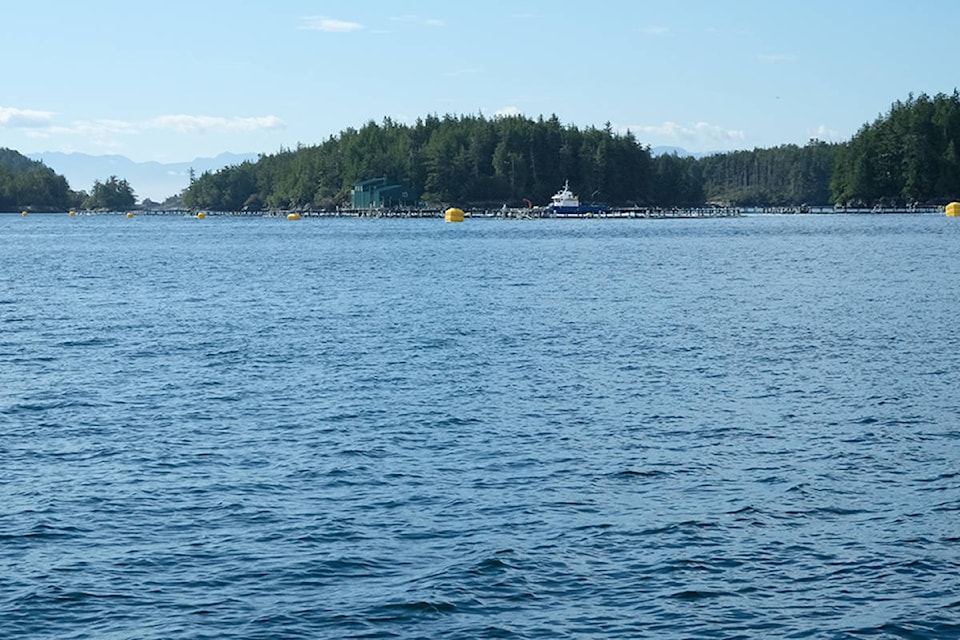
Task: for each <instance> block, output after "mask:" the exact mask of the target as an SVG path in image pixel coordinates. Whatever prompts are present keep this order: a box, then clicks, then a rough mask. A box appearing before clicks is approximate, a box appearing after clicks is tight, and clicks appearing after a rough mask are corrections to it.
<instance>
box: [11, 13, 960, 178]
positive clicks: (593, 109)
mask: <svg viewBox="0 0 960 640" xmlns="http://www.w3.org/2000/svg"><path fill="white" fill-rule="evenodd" d="M0 23H2V24H3V27H4V28H3V32H4V33H3V51H4V55H3V57H2V59H0V86H2V91H0V147H9V148H13V149H16V150H18V151H21V152H23V153H35V152H42V151H68V152H69V151H80V152H85V153H92V154H107V153H119V154H123V155H126V156H128V157H130V158H132V159H134V160H137V161H146V160H158V161H163V162H173V161H188V160H192V159H193V158H194V157H198V156H214V155H216V154H218V153H220V152H223V151H232V152H262V153H272V152H275V151H277V150H278V149H279V148H281V147H295V146H296V145H297V144H298V143H302V144H304V145H310V144H316V143H319V142H321V141H323V140H325V139H326V138H327V137H329V136H331V135H336V134H337V133H339V132H340V131H341V130H343V129H344V128H346V127H360V126H362V125H363V124H364V123H365V122H367V121H368V120H371V119H373V120H375V121H378V122H379V121H380V120H382V119H383V118H384V117H385V116H389V117H391V118H393V119H394V120H398V121H402V122H408V123H412V122H414V121H415V120H416V118H417V117H422V116H425V115H427V114H431V113H436V114H439V115H443V114H446V113H452V114H476V113H482V114H484V115H486V116H494V115H497V114H502V113H522V114H524V115H527V116H531V117H537V116H539V115H541V114H543V115H544V116H550V115H551V114H556V115H557V116H558V117H559V118H560V120H561V121H562V122H564V123H565V124H570V125H576V126H578V127H581V128H583V127H587V126H591V125H592V126H597V127H602V126H603V125H604V124H605V123H606V122H610V123H611V124H612V125H613V127H614V128H615V129H618V130H624V129H626V128H630V129H631V130H632V131H633V132H634V133H635V134H636V136H637V138H638V139H639V140H640V141H641V142H643V143H644V144H649V145H651V146H659V145H675V146H680V147H684V148H686V149H688V150H690V151H713V150H727V149H737V148H753V147H757V146H759V147H769V146H775V145H778V144H783V143H803V142H805V141H806V140H808V139H809V138H811V137H819V138H821V139H824V140H830V141H839V140H846V139H849V138H850V136H852V135H853V134H854V133H856V131H857V129H858V128H859V127H860V126H861V125H863V124H864V123H865V122H869V121H872V120H873V119H874V118H876V117H877V116H878V115H879V114H880V113H882V112H885V111H886V110H887V109H888V108H889V106H890V104H891V103H892V102H893V101H895V100H900V99H906V97H907V95H908V93H910V92H914V93H920V92H926V93H929V94H935V93H938V92H945V93H950V92H952V91H953V90H954V88H955V87H957V86H960V64H958V61H960V37H958V36H957V35H956V34H957V33H958V31H960V2H956V1H955V0H915V1H914V2H905V1H900V0H897V1H894V0H832V1H824V0H804V1H802V2H801V1H777V0H762V1H761V0H742V1H737V0H730V1H726V2H723V1H720V0H716V1H708V0H661V1H658V2H651V1H645V0H595V1H594V2H589V3H587V2H574V1H570V2H547V1H544V0H514V1H502V2H500V1H489V2H486V3H482V4H481V3H475V2H452V1H450V0H445V1H444V2H439V1H416V0H411V1H407V2H399V1H390V2H388V1H386V0H351V1H349V2H347V1H341V0H327V1H322V0H313V1H309V0H272V1H270V2H255V1H253V0H228V1H224V0H192V1H190V2H186V1H184V0H167V1H165V2H131V1H130V0H123V1H105V0H99V1H98V0H88V1H86V2H74V1H73V0H62V1H60V2H56V1H54V2H40V1H29V2H28V1H16V0H11V1H10V2H5V3H3V6H2V8H0Z"/></svg>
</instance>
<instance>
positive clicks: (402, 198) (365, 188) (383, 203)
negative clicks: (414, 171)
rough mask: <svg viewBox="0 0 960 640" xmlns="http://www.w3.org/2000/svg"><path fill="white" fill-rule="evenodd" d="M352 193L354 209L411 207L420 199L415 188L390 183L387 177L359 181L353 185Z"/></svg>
mask: <svg viewBox="0 0 960 640" xmlns="http://www.w3.org/2000/svg"><path fill="white" fill-rule="evenodd" d="M350 194H351V205H352V208H354V209H385V208H390V207H411V206H415V205H416V204H417V203H418V202H419V201H420V198H418V197H417V194H415V193H414V191H413V189H411V188H409V187H406V186H404V185H401V184H390V183H389V182H388V181H387V179H386V177H383V178H372V179H370V180H364V181H363V182H358V183H356V184H355V185H353V190H352V191H351V192H350Z"/></svg>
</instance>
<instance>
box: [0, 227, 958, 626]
mask: <svg viewBox="0 0 960 640" xmlns="http://www.w3.org/2000/svg"><path fill="white" fill-rule="evenodd" d="M958 315H960V224H958V223H957V221H955V220H952V219H948V218H946V217H942V216H934V215H910V216H882V215H881V216H853V215H822V216H816V215H813V216H810V215H806V216H748V217H743V218H738V219H720V220H657V221H653V220H542V221H493V220H468V221H467V222H465V223H463V224H453V225H449V224H444V223H442V222H439V221H436V220H354V219H304V220H301V221H299V222H289V221H286V220H279V219H239V218H233V217H208V218H207V219H206V220H202V221H201V220H195V219H190V218H173V217H136V218H133V219H126V218H124V217H122V216H89V217H85V216H80V217H77V218H68V217H66V215H31V216H29V217H26V218H23V217H21V216H0V637H2V638H18V639H19V638H30V639H33V638H51V639H53V638H56V639H58V640H60V639H63V640H67V639H77V640H78V639H82V638H89V639H97V640H100V639H104V640H114V639H128V638H129V639H150V640H154V639H167V638H196V639H202V638H209V639H214V638H216V639H233V638H236V639H241V638H242V639H248V638H264V639H266V638H270V639H273V638H464V639H468V638H469V639H472V638H655V639H674V638H676V639H680V638H844V639H856V638H871V639H873V638H884V639H885V638H957V637H960V367H958V364H960V323H958Z"/></svg>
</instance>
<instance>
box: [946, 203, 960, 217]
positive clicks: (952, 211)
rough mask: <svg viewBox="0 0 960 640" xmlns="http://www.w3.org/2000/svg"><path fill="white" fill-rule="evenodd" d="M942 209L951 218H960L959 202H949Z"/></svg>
mask: <svg viewBox="0 0 960 640" xmlns="http://www.w3.org/2000/svg"><path fill="white" fill-rule="evenodd" d="M944 209H945V210H946V212H947V215H948V216H950V217H951V218H960V202H951V203H950V204H948V205H947V206H946V207H944Z"/></svg>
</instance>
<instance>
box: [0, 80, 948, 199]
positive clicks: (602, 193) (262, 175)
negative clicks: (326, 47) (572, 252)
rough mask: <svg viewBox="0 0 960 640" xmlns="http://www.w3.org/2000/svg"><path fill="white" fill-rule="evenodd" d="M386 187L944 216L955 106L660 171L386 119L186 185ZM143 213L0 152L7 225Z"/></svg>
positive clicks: (301, 192) (262, 190) (657, 161)
mask: <svg viewBox="0 0 960 640" xmlns="http://www.w3.org/2000/svg"><path fill="white" fill-rule="evenodd" d="M379 177H387V178H388V179H389V180H390V182H393V183H398V184H402V185H404V186H406V187H409V188H410V190H411V191H413V192H414V193H416V194H419V195H421V197H422V199H423V200H424V201H425V202H427V203H428V204H438V205H444V204H448V203H456V204H460V205H469V206H492V207H499V206H500V205H502V204H509V205H511V206H523V205H524V204H525V203H526V204H537V205H540V204H546V203H547V202H548V201H549V198H550V196H551V195H552V194H553V193H554V192H555V191H556V190H557V189H558V188H559V187H560V186H561V185H562V184H563V183H564V181H567V180H569V182H570V184H571V186H572V187H574V188H575V190H576V191H577V192H578V193H579V194H580V196H581V200H583V201H597V202H604V203H607V204H610V205H614V206H624V205H626V206H631V205H636V206H661V207H672V206H688V205H701V204H704V203H707V202H713V203H722V204H732V205H739V206H796V205H801V204H810V205H825V204H831V203H837V204H843V205H853V206H873V205H875V204H885V205H887V204H889V205H909V204H915V203H920V204H942V203H945V202H948V201H950V200H958V199H960V94H958V92H957V90H954V92H953V94H952V95H945V94H937V95H936V96H934V97H932V98H931V97H930V96H927V95H926V94H920V95H919V96H917V97H914V96H913V95H912V94H911V95H910V96H909V98H908V99H907V100H906V101H905V102H902V101H898V102H895V103H894V104H893V105H892V106H891V107H890V110H889V111H888V112H887V113H886V114H884V115H880V116H878V117H877V119H876V120H875V121H874V122H872V123H869V124H865V125H864V126H863V127H862V128H861V129H860V130H859V131H858V132H857V134H856V135H855V136H854V137H853V138H852V139H851V140H850V141H849V142H846V143H840V144H828V143H825V142H821V141H819V140H811V141H809V142H808V143H807V144H806V145H803V146H798V145H792V144H791V145H782V146H779V147H774V148H770V149H754V150H752V151H734V152H730V153H721V154H716V155H711V156H707V157H704V158H700V159H695V158H692V157H679V156H676V155H661V156H657V157H653V156H652V155H651V153H650V148H649V147H648V146H645V145H643V144H641V142H639V141H638V140H637V139H636V138H635V137H634V136H633V134H631V133H629V132H627V133H619V132H615V131H614V130H613V129H612V128H611V126H610V125H609V124H607V125H606V126H604V127H603V128H602V129H597V128H594V127H588V128H586V129H579V128H577V127H575V126H565V125H563V124H561V123H560V121H559V119H558V118H557V116H555V115H554V116H551V117H550V118H548V119H545V118H543V117H540V118H538V119H531V118H527V117H524V116H507V117H495V118H486V117H484V116H482V115H476V116H473V115H471V116H459V117H456V116H451V115H446V116H443V117H438V116H436V115H431V116H427V117H426V118H422V119H418V120H417V121H416V123H415V124H413V125H406V124H401V123H397V122H394V121H393V120H391V119H389V118H387V119H384V120H383V122H381V123H376V122H372V121H371V122H368V123H367V124H366V125H364V126H363V127H361V128H360V129H353V128H349V129H346V130H345V131H343V132H341V133H340V134H339V135H337V136H331V137H330V138H329V139H328V140H326V141H324V142H322V143H321V144H318V145H315V146H300V147H298V148H297V149H283V150H281V151H280V152H278V153H275V154H269V155H261V156H260V157H259V159H258V160H257V161H256V162H244V163H242V164H240V165H236V166H232V167H227V168H226V169H222V170H220V171H217V172H206V173H204V174H203V175H201V176H199V177H198V178H197V177H195V176H191V182H190V186H189V187H187V189H186V190H185V191H184V192H183V194H182V200H181V201H182V204H183V205H184V206H187V207H193V208H198V209H221V210H240V209H249V210H261V209H295V208H318V209H330V208H333V207H336V206H349V204H350V193H351V189H352V188H353V186H354V185H355V184H356V183H358V182H361V181H364V180H368V179H370V178H379ZM134 203H135V196H134V194H133V190H132V189H131V188H130V185H129V184H128V183H127V182H126V180H122V179H118V178H117V177H116V176H111V178H110V179H109V180H107V181H105V182H99V181H98V182H96V183H95V184H94V187H93V191H92V193H91V194H90V195H89V196H88V195H87V194H86V193H84V192H82V191H81V192H74V191H71V190H70V188H69V186H68V184H67V181H66V180H65V179H64V178H63V177H62V176H59V175H57V174H56V173H54V172H53V171H52V170H51V169H49V168H48V167H46V166H45V165H43V163H40V162H36V161H33V160H30V159H29V158H26V157H24V156H22V155H20V154H19V153H17V152H16V151H11V150H9V149H0V211H15V210H19V209H21V208H24V209H26V208H32V209H46V210H58V209H59V210H64V209H67V208H73V207H78V206H80V205H81V204H82V205H83V206H84V207H86V208H112V209H121V210H122V209H127V208H131V207H133V206H134Z"/></svg>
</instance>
